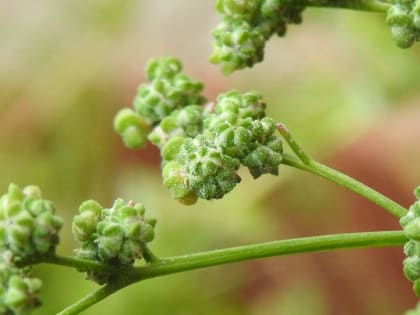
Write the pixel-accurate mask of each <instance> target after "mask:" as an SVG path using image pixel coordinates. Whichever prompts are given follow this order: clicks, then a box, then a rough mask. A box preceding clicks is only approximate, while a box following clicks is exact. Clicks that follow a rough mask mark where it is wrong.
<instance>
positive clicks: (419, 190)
mask: <svg viewBox="0 0 420 315" xmlns="http://www.w3.org/2000/svg"><path fill="white" fill-rule="evenodd" d="M414 196H416V198H417V199H418V200H420V186H417V187H416V189H415V190H414ZM418 209H419V212H420V205H419V206H418Z"/></svg>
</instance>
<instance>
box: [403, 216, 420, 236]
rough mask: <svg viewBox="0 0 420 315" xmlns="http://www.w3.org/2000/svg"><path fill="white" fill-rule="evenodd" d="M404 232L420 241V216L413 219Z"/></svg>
mask: <svg viewBox="0 0 420 315" xmlns="http://www.w3.org/2000/svg"><path fill="white" fill-rule="evenodd" d="M404 232H405V233H406V234H407V236H408V237H409V238H410V239H412V240H415V241H420V217H416V218H415V219H413V220H411V221H410V222H409V223H408V224H407V225H406V226H405V227H404Z"/></svg>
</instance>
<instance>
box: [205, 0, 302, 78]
mask: <svg viewBox="0 0 420 315" xmlns="http://www.w3.org/2000/svg"><path fill="white" fill-rule="evenodd" d="M216 9H217V11H218V12H219V13H221V14H222V15H223V19H222V21H221V22H220V24H219V25H218V26H217V27H216V29H215V30H214V31H213V46H214V52H213V55H212V56H211V57H210V61H211V62H213V63H218V64H220V65H221V68H222V71H223V72H224V73H226V74H228V73H231V72H233V71H235V70H238V69H242V68H245V67H252V66H253V65H254V64H256V63H258V62H260V61H262V60H263V57H264V47H265V42H266V41H267V40H269V39H270V37H271V36H273V35H274V34H276V35H278V36H284V35H285V34H286V29H287V24H299V23H301V22H302V16H301V13H302V11H303V9H304V7H303V6H300V5H290V4H285V3H284V1H281V0H252V1H250V0H218V1H217V2H216Z"/></svg>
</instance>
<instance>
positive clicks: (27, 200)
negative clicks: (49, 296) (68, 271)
mask: <svg viewBox="0 0 420 315" xmlns="http://www.w3.org/2000/svg"><path fill="white" fill-rule="evenodd" d="M54 212H55V209H54V205H53V204H52V202H51V201H49V200H45V199H42V195H41V190H40V189H39V188H38V187H36V186H26V187H25V188H23V189H21V188H20V187H18V186H17V185H15V184H10V185H9V188H8V191H7V193H6V194H4V195H2V196H1V197H0V253H1V255H0V314H25V313H26V312H27V311H29V310H30V309H32V308H34V307H36V306H38V305H39V304H40V303H39V300H38V298H37V296H36V294H37V293H38V291H39V290H40V288H41V286H42V282H41V280H39V279H36V278H30V277H29V272H30V268H29V267H27V268H19V267H17V264H25V263H28V262H32V261H36V260H37V259H39V258H42V257H46V256H50V255H54V253H55V248H56V246H57V244H58V242H59V237H58V232H59V231H60V229H61V227H62V225H63V221H62V219H61V218H60V217H59V216H57V215H55V214H54Z"/></svg>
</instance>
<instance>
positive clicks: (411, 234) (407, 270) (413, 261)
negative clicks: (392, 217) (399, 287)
mask: <svg viewBox="0 0 420 315" xmlns="http://www.w3.org/2000/svg"><path fill="white" fill-rule="evenodd" d="M414 194H415V196H416V198H417V200H416V202H414V204H413V205H411V206H410V208H409V211H408V213H407V214H406V215H405V216H403V217H402V218H401V219H400V224H401V226H402V228H403V229H404V232H405V233H406V235H407V237H408V238H409V241H408V242H407V243H406V244H405V246H404V253H405V254H406V255H407V258H406V259H404V263H403V270H404V274H405V276H406V277H407V279H408V280H410V281H411V282H413V283H414V284H413V289H414V292H415V293H416V295H417V296H419V297H420V186H419V187H417V188H416V189H415V191H414Z"/></svg>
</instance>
